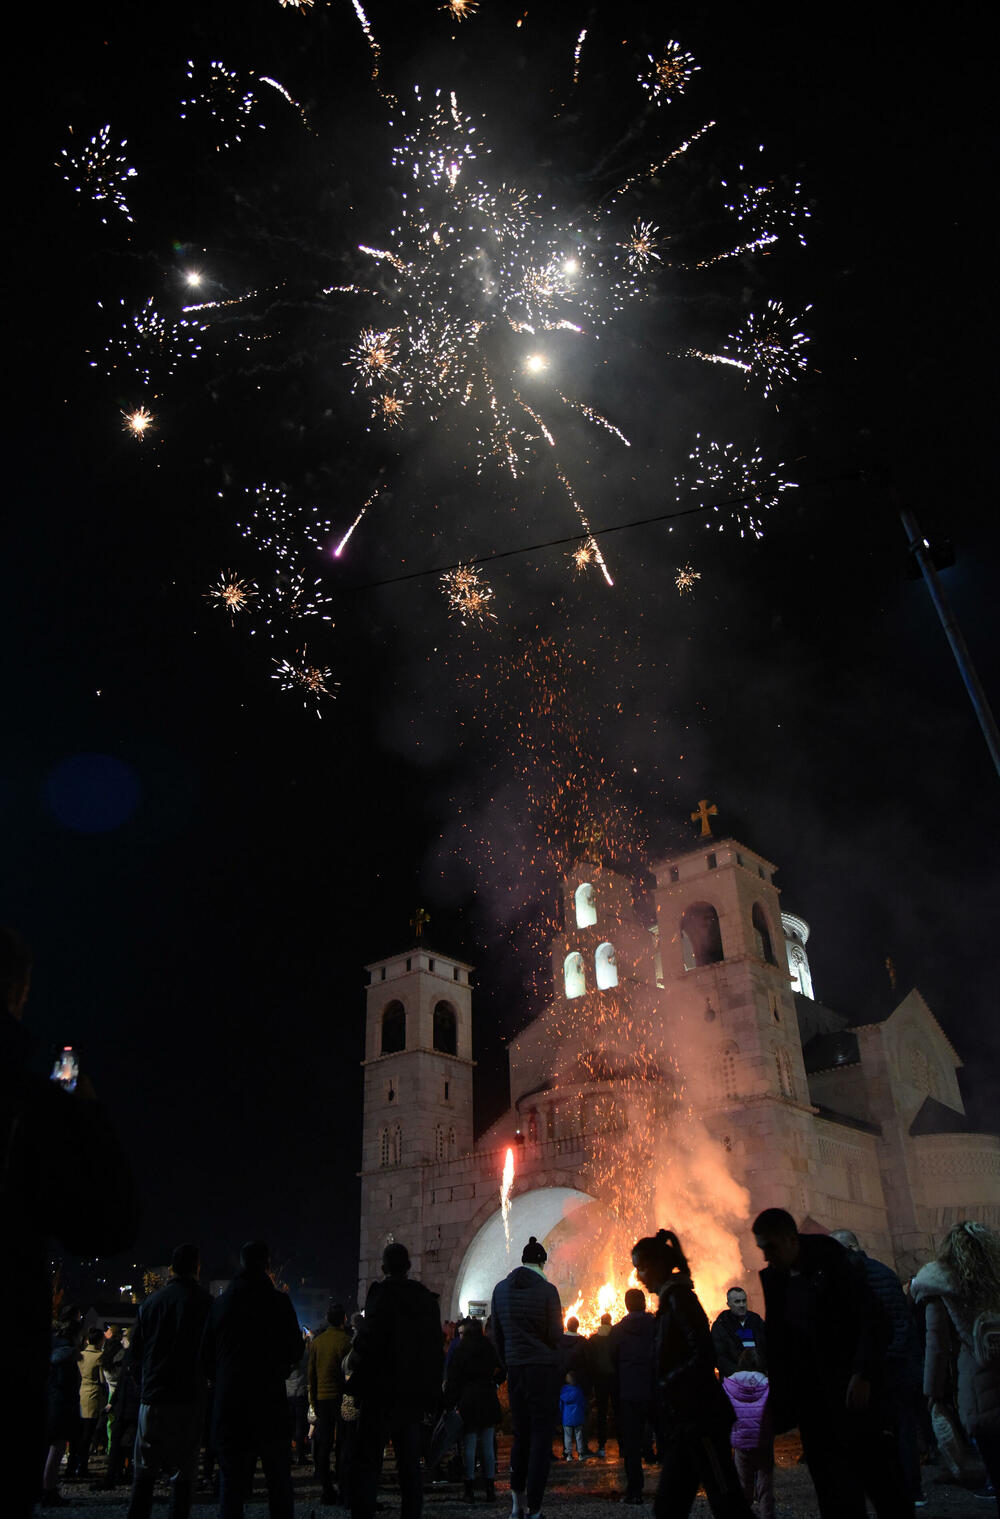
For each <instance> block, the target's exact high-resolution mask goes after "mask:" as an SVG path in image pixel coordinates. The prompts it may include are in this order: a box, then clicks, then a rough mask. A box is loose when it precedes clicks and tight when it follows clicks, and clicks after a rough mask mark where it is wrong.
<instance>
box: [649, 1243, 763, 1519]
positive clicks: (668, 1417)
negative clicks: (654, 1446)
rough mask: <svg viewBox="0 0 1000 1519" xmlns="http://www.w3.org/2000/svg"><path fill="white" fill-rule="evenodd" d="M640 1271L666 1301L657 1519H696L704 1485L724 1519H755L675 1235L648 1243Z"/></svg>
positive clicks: (659, 1359) (659, 1364)
mask: <svg viewBox="0 0 1000 1519" xmlns="http://www.w3.org/2000/svg"><path fill="white" fill-rule="evenodd" d="M632 1264H633V1266H634V1267H635V1271H636V1275H637V1277H638V1278H639V1280H640V1282H642V1284H643V1286H644V1287H645V1288H646V1289H647V1290H648V1291H650V1292H655V1293H656V1294H657V1296H658V1297H659V1307H658V1308H657V1310H656V1377H657V1396H658V1402H659V1416H660V1426H661V1429H662V1442H661V1443H662V1449H661V1456H662V1462H663V1464H662V1467H661V1470H660V1481H659V1485H658V1487H657V1489H656V1498H655V1500H654V1503H653V1512H654V1515H655V1519H688V1515H689V1514H690V1512H691V1508H692V1506H693V1504H694V1500H695V1496H696V1495H697V1492H698V1487H699V1485H701V1486H703V1487H704V1489H705V1496H706V1498H707V1499H708V1505H709V1508H710V1509H711V1510H712V1513H713V1514H714V1515H715V1516H716V1519H754V1515H753V1510H752V1509H751V1507H750V1505H749V1504H748V1503H747V1501H746V1499H745V1498H744V1496H743V1492H742V1489H741V1487H740V1482H739V1478H738V1476H737V1474H736V1467H735V1466H734V1465H733V1457H732V1452H731V1450H730V1448H729V1431H730V1429H731V1427H732V1423H733V1410H732V1407H731V1406H730V1403H729V1399H728V1398H727V1397H726V1395H725V1393H724V1392H723V1390H722V1387H721V1385H720V1384H719V1380H718V1378H717V1377H716V1375H715V1355H714V1352H713V1350H712V1336H711V1333H710V1331H709V1327H708V1319H707V1318H706V1317H705V1310H704V1309H703V1308H702V1306H701V1304H700V1303H699V1301H698V1299H697V1298H696V1297H695V1293H694V1284H693V1283H692V1281H691V1273H690V1271H689V1269H688V1263H687V1259H686V1258H685V1255H684V1252H683V1250H682V1249H681V1246H680V1242H679V1240H678V1238H677V1236H676V1234H673V1233H672V1232H671V1231H670V1230H668V1229H660V1230H658V1231H657V1233H656V1234H655V1235H654V1236H652V1237H647V1238H645V1239H640V1240H638V1241H637V1242H636V1244H635V1245H634V1246H633V1248H632Z"/></svg>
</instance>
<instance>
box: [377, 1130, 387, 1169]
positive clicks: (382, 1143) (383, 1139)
mask: <svg viewBox="0 0 1000 1519" xmlns="http://www.w3.org/2000/svg"><path fill="white" fill-rule="evenodd" d="M378 1152H379V1162H378V1163H379V1165H380V1166H387V1165H388V1164H389V1130H388V1129H380V1130H379V1136H378Z"/></svg>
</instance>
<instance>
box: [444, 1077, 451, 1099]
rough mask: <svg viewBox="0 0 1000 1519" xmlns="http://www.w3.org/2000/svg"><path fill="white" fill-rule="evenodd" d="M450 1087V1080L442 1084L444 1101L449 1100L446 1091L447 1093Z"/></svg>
mask: <svg viewBox="0 0 1000 1519" xmlns="http://www.w3.org/2000/svg"><path fill="white" fill-rule="evenodd" d="M450 1089H451V1082H450V1081H446V1082H445V1084H444V1100H445V1102H448V1101H449V1097H448V1093H449V1091H450Z"/></svg>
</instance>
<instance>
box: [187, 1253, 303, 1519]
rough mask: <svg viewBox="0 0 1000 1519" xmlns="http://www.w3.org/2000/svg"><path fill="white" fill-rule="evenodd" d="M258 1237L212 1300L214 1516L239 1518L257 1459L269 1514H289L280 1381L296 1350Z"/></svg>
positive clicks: (291, 1315)
mask: <svg viewBox="0 0 1000 1519" xmlns="http://www.w3.org/2000/svg"><path fill="white" fill-rule="evenodd" d="M269 1263H270V1253H269V1251H268V1248H267V1245H266V1244H265V1243H264V1241H263V1240H251V1241H250V1242H249V1243H248V1244H246V1245H244V1246H243V1249H242V1250H241V1251H240V1264H241V1269H240V1270H239V1271H238V1272H237V1273H236V1275H235V1277H234V1278H233V1280H232V1281H231V1282H230V1284H229V1286H228V1287H227V1288H226V1290H225V1292H223V1293H222V1294H221V1296H220V1297H217V1298H216V1299H215V1301H214V1303H213V1304H212V1308H211V1312H210V1314H209V1317H208V1323H207V1325H206V1327H205V1338H204V1341H203V1344H202V1360H203V1363H204V1366H205V1369H206V1371H207V1372H208V1375H209V1376H210V1377H211V1379H212V1382H213V1384H214V1399H213V1405H212V1444H213V1446H214V1448H215V1453H216V1456H217V1457H218V1462H219V1515H220V1519H243V1506H244V1504H245V1502H246V1500H247V1499H248V1498H249V1496H250V1491H251V1489H252V1487H253V1474H254V1470H255V1468H256V1466H257V1458H258V1456H259V1457H260V1461H261V1465H262V1466H263V1468H264V1477H265V1479H266V1482H267V1500H268V1508H269V1511H270V1514H271V1519H292V1514H293V1508H294V1502H293V1498H292V1442H291V1438H290V1436H289V1433H288V1407H287V1404H286V1401H285V1380H286V1378H287V1376H288V1373H289V1372H290V1371H291V1369H292V1367H293V1366H294V1365H295V1364H296V1362H297V1361H298V1359H299V1356H300V1355H301V1353H302V1332H301V1330H300V1329H299V1321H298V1319H297V1318H296V1317H295V1309H294V1308H293V1307H292V1303H291V1299H290V1298H289V1297H288V1296H287V1294H286V1293H284V1292H279V1291H278V1289H277V1287H275V1285H274V1283H273V1282H272V1281H271V1278H270V1277H269V1276H268V1274H267V1269H268V1265H269Z"/></svg>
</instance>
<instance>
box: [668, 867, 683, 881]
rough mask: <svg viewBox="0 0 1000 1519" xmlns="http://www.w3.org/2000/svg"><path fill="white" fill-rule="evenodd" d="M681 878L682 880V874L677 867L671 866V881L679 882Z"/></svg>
mask: <svg viewBox="0 0 1000 1519" xmlns="http://www.w3.org/2000/svg"><path fill="white" fill-rule="evenodd" d="M680 878H681V873H680V871H679V870H678V868H677V866H676V865H671V867H670V879H671V881H679V880H680Z"/></svg>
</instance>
